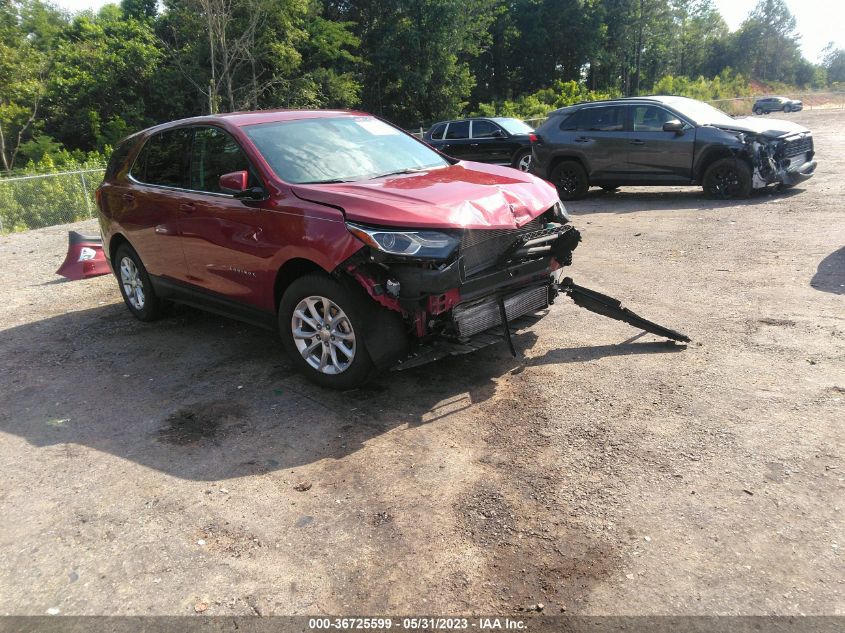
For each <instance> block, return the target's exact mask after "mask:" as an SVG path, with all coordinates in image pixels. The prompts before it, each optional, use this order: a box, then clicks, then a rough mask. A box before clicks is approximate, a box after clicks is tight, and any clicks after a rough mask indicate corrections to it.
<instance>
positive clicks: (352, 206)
mask: <svg viewBox="0 0 845 633" xmlns="http://www.w3.org/2000/svg"><path fill="white" fill-rule="evenodd" d="M293 192H294V193H295V194H296V195H297V196H298V197H300V198H303V199H305V200H311V201H312V202H319V203H322V204H327V205H331V206H334V207H340V208H341V209H343V211H344V212H345V214H346V217H347V219H349V220H353V221H357V222H362V223H365V224H375V225H381V226H402V227H414V228H468V229H487V228H517V227H520V226H522V225H524V224H526V223H527V222H528V221H529V220H531V219H532V218H535V217H537V216H538V215H540V214H541V213H543V212H544V211H546V210H547V209H549V208H550V207H551V206H552V205H554V203H555V202H557V199H558V197H557V192H556V191H555V188H554V187H553V186H552V185H550V184H549V183H547V182H545V181H543V180H540V179H539V178H537V177H536V176H532V175H530V174H524V173H522V172H521V171H517V170H516V169H511V168H510V167H497V166H495V165H483V164H481V163H471V162H460V163H458V164H456V165H451V166H449V167H442V168H439V169H433V170H431V171H424V172H419V173H414V174H403V175H400V176H390V177H388V178H378V179H376V180H364V181H361V182H349V183H339V184H331V185H295V186H294V187H293Z"/></svg>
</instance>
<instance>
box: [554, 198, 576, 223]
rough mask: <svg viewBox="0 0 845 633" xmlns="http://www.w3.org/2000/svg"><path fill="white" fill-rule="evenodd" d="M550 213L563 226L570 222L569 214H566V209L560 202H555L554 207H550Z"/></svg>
mask: <svg viewBox="0 0 845 633" xmlns="http://www.w3.org/2000/svg"><path fill="white" fill-rule="evenodd" d="M552 212H553V213H554V215H555V217H556V218H557V219H558V220H560V221H561V222H563V223H564V224H565V223H567V222H570V221H572V218H571V217H569V213H567V212H566V207H565V206H563V203H562V202H561V201H560V200H558V201H557V202H555V204H554V206H553V207H552Z"/></svg>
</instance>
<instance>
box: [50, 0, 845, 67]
mask: <svg viewBox="0 0 845 633" xmlns="http://www.w3.org/2000/svg"><path fill="white" fill-rule="evenodd" d="M52 2H53V3H54V4H57V5H59V6H60V7H62V8H64V9H68V10H70V11H82V10H83V9H98V8H100V7H101V6H103V5H104V4H106V1H105V0H52ZM714 4H715V5H716V7H717V8H718V9H719V12H720V13H721V14H722V16H723V17H724V18H725V21H726V22H727V23H728V26H729V27H730V29H731V30H732V31H735V30H736V29H737V28H739V25H740V24H741V23H742V21H743V20H744V19H745V18H746V17H747V16H748V14H749V13H750V12H751V10H752V9H753V8H754V5H755V4H757V0H714ZM786 4H787V6H788V7H789V10H790V11H791V12H792V15H794V16H795V19H796V21H797V23H798V33H800V34H801V52H802V53H803V54H804V57H806V58H807V59H808V60H810V61H811V62H814V63H816V62H819V61H821V52H822V49H823V48H824V47H825V46H827V43H828V42H834V44H835V45H836V46H837V47H838V48H845V26H843V25H845V1H843V0H786Z"/></svg>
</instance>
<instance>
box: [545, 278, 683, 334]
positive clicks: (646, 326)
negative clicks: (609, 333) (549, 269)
mask: <svg viewBox="0 0 845 633" xmlns="http://www.w3.org/2000/svg"><path fill="white" fill-rule="evenodd" d="M558 289H559V290H560V292H562V293H563V294H565V295H567V296H568V297H569V298H570V299H572V300H573V301H574V302H575V305H577V306H580V307H582V308H584V309H585V310H589V311H590V312H595V313H596V314H601V315H602V316H606V317H609V318H611V319H615V320H617V321H623V322H624V323H627V324H629V325H633V326H634V327H637V328H639V329H641V330H644V331H646V332H650V333H651V334H657V335H658V336H665V337H666V338H668V339H671V340H673V341H679V342H681V343H689V342H690V338H689V337H688V336H687V335H686V334H681V333H680V332H676V331H675V330H670V329H669V328H666V327H663V326H662V325H658V324H657V323H654V322H652V321H649V320H648V319H644V318H642V317H641V316H640V315H638V314H635V313H634V312H631V311H630V310H629V309H628V308H623V307H622V302H620V301H618V300H617V299H614V298H613V297H608V296H607V295H605V294H602V293H600V292H596V291H595V290H590V289H589V288H584V287H583V286H579V285H577V284H576V283H575V282H573V281H572V279H571V278H570V277H566V278H564V280H563V281H562V282H561V283H560V284H559V285H558Z"/></svg>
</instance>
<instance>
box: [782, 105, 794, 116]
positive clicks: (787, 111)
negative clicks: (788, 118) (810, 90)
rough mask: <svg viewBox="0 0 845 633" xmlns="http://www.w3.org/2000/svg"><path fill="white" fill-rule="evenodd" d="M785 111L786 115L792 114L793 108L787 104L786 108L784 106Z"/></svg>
mask: <svg viewBox="0 0 845 633" xmlns="http://www.w3.org/2000/svg"><path fill="white" fill-rule="evenodd" d="M783 111H784V112H785V113H786V114H789V113H790V112H792V106H791V105H789V104H788V103H787V104H786V105H785V106H783Z"/></svg>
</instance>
